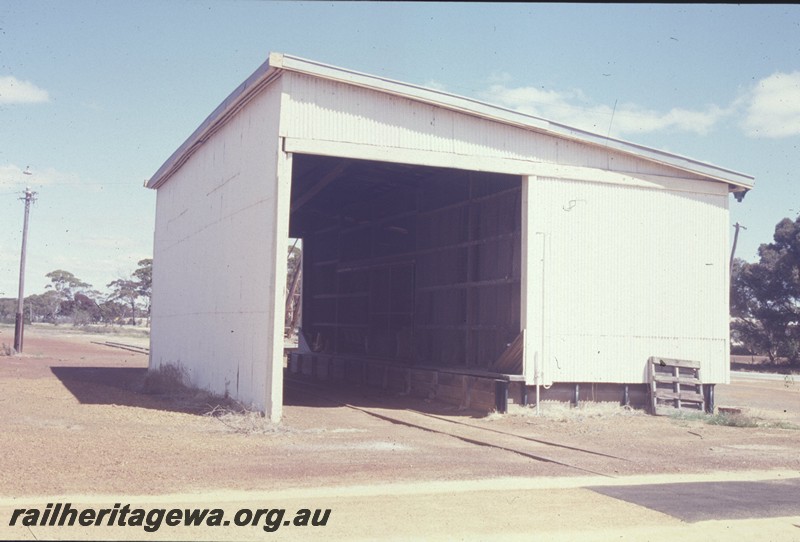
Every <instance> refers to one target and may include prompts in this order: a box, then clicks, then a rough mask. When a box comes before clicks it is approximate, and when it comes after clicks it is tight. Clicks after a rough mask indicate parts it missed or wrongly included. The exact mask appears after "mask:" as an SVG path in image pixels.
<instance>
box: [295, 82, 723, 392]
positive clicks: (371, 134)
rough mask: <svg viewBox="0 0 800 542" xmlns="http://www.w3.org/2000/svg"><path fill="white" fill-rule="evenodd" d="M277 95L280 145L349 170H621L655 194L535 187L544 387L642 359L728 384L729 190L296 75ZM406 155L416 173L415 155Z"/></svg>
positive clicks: (614, 371)
mask: <svg viewBox="0 0 800 542" xmlns="http://www.w3.org/2000/svg"><path fill="white" fill-rule="evenodd" d="M286 88H287V90H290V93H289V99H288V100H287V102H285V107H286V108H287V111H286V115H285V117H284V119H285V122H283V123H282V124H281V135H282V136H285V137H287V138H289V139H296V140H302V141H311V142H319V144H320V148H324V144H325V143H328V142H341V143H346V144H349V145H353V147H347V149H351V148H352V149H354V150H353V151H352V154H351V155H350V157H354V158H359V157H361V156H360V155H359V152H360V150H359V149H368V148H381V149H384V148H387V149H398V151H400V150H415V151H424V152H428V153H436V154H441V155H450V156H455V157H456V159H455V160H450V163H455V164H456V165H455V166H454V167H458V166H457V164H458V157H464V159H465V161H466V160H467V158H468V157H469V158H470V159H471V158H472V157H474V156H479V157H486V158H487V160H488V159H492V160H497V159H500V160H506V161H508V162H515V163H523V162H527V163H550V164H558V165H570V166H582V167H585V168H595V169H597V171H598V173H602V172H605V171H619V172H625V173H626V175H630V176H632V178H633V180H636V179H639V180H642V181H646V182H647V183H649V185H652V186H653V188H638V187H633V186H626V185H625V184H624V183H623V184H609V183H600V182H580V181H569V180H559V179H555V178H552V179H545V178H538V179H537V180H535V181H533V182H532V184H531V186H530V192H529V199H530V202H529V205H530V207H529V212H530V213H531V215H530V216H529V217H528V221H529V225H530V229H529V230H528V238H529V239H530V243H529V252H536V254H539V253H540V252H541V250H542V243H546V249H545V250H546V254H547V255H548V256H547V261H546V264H545V268H544V271H545V272H546V273H547V277H546V279H547V287H546V288H545V291H544V292H543V293H542V292H541V291H539V287H540V283H537V282H536V281H537V280H538V277H539V274H541V272H542V271H543V270H542V269H541V268H540V267H537V266H538V265H539V264H538V263H536V262H538V261H539V260H540V259H541V258H540V256H538V255H534V256H529V266H532V267H530V268H529V274H530V276H529V281H528V282H529V286H528V292H527V295H528V303H529V304H536V305H540V304H541V302H542V300H541V299H540V298H541V297H542V296H544V305H545V306H543V307H542V308H541V309H540V311H544V312H540V314H538V315H537V316H536V318H534V319H533V321H531V322H530V323H529V324H530V325H531V326H532V327H533V329H532V328H531V327H529V329H528V337H527V339H526V340H527V342H528V344H529V345H531V344H534V343H535V344H537V345H539V346H542V341H541V335H542V329H543V328H542V325H541V324H542V320H541V318H542V316H544V318H545V320H544V323H545V326H544V330H545V333H546V334H547V340H546V348H545V349H544V351H537V352H536V353H535V354H536V355H537V356H541V357H539V358H538V359H539V360H542V361H543V369H544V374H543V375H542V376H543V378H544V380H545V381H546V382H553V381H561V382H587V381H590V382H643V381H645V374H644V369H645V362H646V360H647V357H648V356H651V355H658V356H669V357H676V358H696V359H699V360H700V361H701V362H702V363H703V370H704V371H703V378H704V379H705V380H706V381H707V382H727V379H728V360H729V355H728V301H727V299H728V298H727V295H728V294H727V289H728V275H727V239H728V212H727V210H728V207H727V206H728V188H727V186H726V185H725V184H724V183H715V182H708V181H698V180H697V179H698V178H699V177H696V176H694V175H692V174H689V173H686V172H678V171H677V170H676V169H674V168H671V167H669V166H666V165H661V164H657V163H654V162H652V161H647V160H643V159H640V158H637V157H635V156H630V155H626V154H622V153H618V152H614V151H610V150H608V149H604V148H601V147H597V146H591V145H586V144H580V143H577V142H573V141H567V140H564V139H558V138H555V137H552V136H548V135H544V134H541V133H537V132H534V131H531V130H526V129H522V128H518V127H514V126H508V125H503V124H499V123H495V122H491V121H487V120H485V119H481V118H478V117H474V116H470V115H465V114H463V113H459V112H454V111H449V110H446V109H443V108H440V107H435V106H431V105H426V104H419V103H415V102H413V101H411V100H408V99H405V98H400V97H396V96H390V95H386V94H381V93H378V92H375V91H373V90H368V89H362V88H358V87H353V86H349V85H345V84H342V83H336V82H332V81H327V80H320V79H315V78H312V77H308V76H304V75H299V74H291V77H289V78H287V79H286ZM307 148H313V144H312V145H308V146H307ZM332 148H336V149H337V150H342V149H344V148H345V147H332ZM348 152H350V151H348ZM404 156H410V157H411V158H412V160H414V162H413V163H422V164H425V155H424V154H420V155H411V154H406V155H404ZM416 160H419V162H417V161H416ZM470 163H471V164H473V167H474V163H475V162H474V161H473V162H470ZM487 163H488V162H487ZM495 163H496V162H495ZM512 167H514V166H512ZM523 170H524V168H523ZM506 172H508V171H507V170H506ZM676 175H678V176H679V177H676ZM599 178H601V176H600V175H598V179H599ZM537 232H539V234H537ZM537 310H539V309H537ZM537 318H538V319H537ZM531 359H533V356H531V357H530V358H528V360H529V361H530V360H531ZM528 374H529V375H530V374H532V373H530V372H528Z"/></svg>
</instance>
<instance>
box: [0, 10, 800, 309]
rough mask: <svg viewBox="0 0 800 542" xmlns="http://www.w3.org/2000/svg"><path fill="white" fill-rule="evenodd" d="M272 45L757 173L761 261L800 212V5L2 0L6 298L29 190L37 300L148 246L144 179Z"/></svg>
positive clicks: (2, 266)
mask: <svg viewBox="0 0 800 542" xmlns="http://www.w3.org/2000/svg"><path fill="white" fill-rule="evenodd" d="M270 51H274V52H283V53H289V54H293V55H297V56H300V57H304V58H309V59H313V60H318V61H321V62H325V63H329V64H333V65H337V66H341V67H345V68H350V69H354V70H358V71H362V72H366V73H370V74H375V75H381V76H385V77H390V78H393V79H398V80H401V81H407V82H411V83H416V84H422V85H429V86H433V87H436V88H441V89H444V90H447V91H450V92H452V93H455V94H460V95H465V96H470V97H474V98H479V99H482V100H484V101H488V102H491V103H496V104H498V105H502V106H505V107H509V108H512V109H519V110H521V111H524V112H528V113H533V114H536V115H539V116H542V117H545V118H548V119H551V120H554V121H558V122H562V123H566V124H572V125H574V126H577V127H580V128H585V129H589V130H592V131H595V132H598V133H601V134H608V133H610V134H611V135H612V136H615V137H619V138H621V139H625V140H629V141H633V142H635V143H639V144H643V145H647V146H651V147H655V148H658V149H663V150H667V151H670V152H674V153H678V154H682V155H686V156H690V157H692V158H696V159H699V160H702V161H706V162H710V163H713V164H716V165H720V166H723V167H726V168H729V169H734V170H737V171H741V172H743V173H747V174H750V175H753V176H755V178H756V188H755V190H753V191H752V192H750V193H749V194H748V195H747V197H746V198H745V200H744V202H743V203H736V202H735V201H734V200H733V199H731V224H733V223H735V222H737V221H738V222H740V223H742V224H743V225H745V226H746V227H747V230H746V231H743V232H742V236H741V237H740V242H739V247H738V249H737V255H739V256H741V257H744V258H746V259H749V260H753V259H755V258H756V255H757V248H758V245H759V244H760V243H764V242H768V241H770V240H771V237H772V233H773V230H774V226H775V224H776V223H777V222H778V221H779V220H780V219H781V218H783V217H787V216H789V217H792V218H794V217H796V216H797V214H798V212H800V181H799V180H798V176H799V175H800V148H798V146H799V145H800V6H794V5H774V6H761V5H746V6H735V5H681V4H678V5H658V4H656V5H633V6H628V5H570V4H554V5H551V4H474V3H469V4H451V3H442V4H436V3H420V4H416V3H397V4H392V3H365V2H354V3H338V2H324V3H323V2H312V3H305V2H276V3H273V2H257V1H241V0H230V1H225V2H223V1H191V2H188V1H179V0H168V1H167V0H161V1H137V2H122V1H101V2H91V1H76V0H69V1H64V2H39V1H35V0H33V1H32V0H25V1H11V0H0V296H7V297H14V296H15V295H16V291H17V280H18V273H19V248H20V240H21V229H22V214H23V205H22V203H21V202H20V201H19V200H18V199H17V198H18V197H19V195H20V193H21V191H22V190H23V189H24V187H25V185H26V184H30V185H31V187H32V188H33V189H34V190H36V191H37V192H38V201H37V203H36V204H35V205H34V206H33V208H32V211H31V226H30V233H29V243H28V266H27V273H26V277H27V278H26V283H27V288H26V293H27V294H30V293H38V292H41V291H43V289H44V286H45V284H46V283H47V279H46V278H45V277H44V275H45V274H46V273H48V272H49V271H52V270H54V269H59V268H60V269H66V270H68V271H71V272H73V273H74V274H75V275H77V276H78V277H80V278H81V279H83V280H84V281H87V282H90V283H92V284H93V285H94V286H95V288H97V289H99V290H101V291H103V290H105V285H106V284H107V283H108V282H110V281H112V280H114V279H117V278H120V277H123V276H127V275H129V274H130V273H131V272H132V271H133V270H134V269H135V267H136V262H137V261H138V260H140V259H142V258H145V257H150V256H151V254H152V238H153V228H154V210H155V192H153V191H150V190H147V189H145V188H143V186H142V184H143V182H144V181H145V179H148V178H149V177H150V176H151V175H152V174H153V173H154V172H155V171H156V170H157V169H158V168H159V166H160V165H161V164H162V163H163V162H164V160H166V159H167V158H168V157H169V155H170V154H171V153H172V152H173V151H174V150H175V149H176V148H177V147H178V146H179V145H180V144H181V143H182V142H183V141H184V139H185V138H186V137H187V136H188V135H189V134H190V133H191V132H192V131H193V130H194V128H196V127H197V126H198V125H199V124H200V123H201V122H202V121H203V119H205V117H206V116H207V115H208V114H209V113H210V112H211V111H212V110H213V109H214V108H215V107H216V106H217V105H218V104H219V102H221V101H222V100H223V99H224V98H225V97H226V96H227V95H228V93H230V92H231V91H232V90H233V89H234V88H235V87H236V86H237V85H238V84H239V83H241V82H242V81H243V80H244V79H245V78H246V77H247V76H248V75H250V73H251V72H252V71H253V70H255V69H256V68H257V67H258V66H259V65H260V64H261V63H262V62H263V61H264V60H265V59H266V58H267V56H268V54H269V52H270ZM612 112H613V122H612ZM28 166H30V170H31V171H32V172H33V175H31V176H25V175H23V174H22V171H23V170H24V169H25V168H26V167H28ZM654 219H657V217H655V218H654Z"/></svg>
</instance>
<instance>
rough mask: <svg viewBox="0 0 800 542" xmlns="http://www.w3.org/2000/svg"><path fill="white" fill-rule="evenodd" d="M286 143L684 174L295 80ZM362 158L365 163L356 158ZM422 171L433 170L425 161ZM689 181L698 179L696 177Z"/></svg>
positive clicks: (424, 107) (341, 87)
mask: <svg viewBox="0 0 800 542" xmlns="http://www.w3.org/2000/svg"><path fill="white" fill-rule="evenodd" d="M284 79H285V84H286V85H287V86H286V88H287V90H288V91H289V94H290V99H289V101H288V102H287V104H286V106H287V108H288V109H287V111H286V117H285V119H286V122H284V123H283V124H282V126H281V135H282V136H285V137H288V138H296V139H301V140H309V141H319V142H342V143H348V144H356V145H361V146H363V147H374V148H379V149H384V150H385V149H397V150H418V151H425V152H437V153H443V154H449V155H457V156H465V157H475V156H479V157H481V156H482V157H487V158H492V159H498V158H505V159H508V160H517V161H519V160H524V161H536V162H542V163H547V164H556V163H558V164H563V165H573V166H583V167H595V168H602V169H610V170H614V171H625V172H635V173H643V174H652V175H673V176H674V175H675V174H676V170H675V169H674V168H669V167H667V166H662V165H660V164H656V163H654V162H652V161H646V160H642V159H640V158H636V157H633V156H630V155H626V154H623V153H619V152H614V151H611V150H609V149H606V148H602V147H596V146H591V145H587V144H580V143H577V142H572V141H569V140H566V139H559V138H556V137H553V136H550V135H543V134H541V133H537V132H535V131H532V130H529V129H523V128H519V127H515V126H510V125H504V124H500V123H497V122H493V121H490V120H486V119H482V118H479V117H476V116H471V115H467V114H464V113H459V112H456V111H451V110H447V109H444V108H441V107H436V106H432V105H429V104H420V103H416V102H413V101H412V100H409V99H407V98H401V97H397V96H393V95H389V94H385V93H380V92H377V91H374V90H370V89H364V88H360V87H355V86H351V85H346V84H343V83H337V82H334V81H328V80H323V79H317V78H314V77H310V76H307V75H302V74H297V73H292V74H286V75H285V76H284ZM352 157H353V158H359V157H361V156H352ZM419 163H427V162H424V160H421V161H420V162H419ZM683 176H684V177H686V178H697V177H696V176H692V175H690V174H688V173H686V174H684V175H683Z"/></svg>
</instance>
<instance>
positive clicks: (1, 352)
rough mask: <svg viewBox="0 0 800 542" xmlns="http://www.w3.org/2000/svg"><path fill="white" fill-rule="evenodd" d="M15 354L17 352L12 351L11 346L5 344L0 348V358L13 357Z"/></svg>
mask: <svg viewBox="0 0 800 542" xmlns="http://www.w3.org/2000/svg"><path fill="white" fill-rule="evenodd" d="M16 353H17V351H16V350H14V347H13V346H10V345H7V344H6V343H3V345H2V346H0V356H13V355H15V354H16Z"/></svg>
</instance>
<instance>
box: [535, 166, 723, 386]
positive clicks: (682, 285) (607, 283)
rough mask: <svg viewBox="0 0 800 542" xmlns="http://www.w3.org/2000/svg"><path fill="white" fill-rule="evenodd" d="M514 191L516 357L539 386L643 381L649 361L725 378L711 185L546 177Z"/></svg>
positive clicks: (718, 239) (719, 223)
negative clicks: (521, 356) (524, 350)
mask: <svg viewBox="0 0 800 542" xmlns="http://www.w3.org/2000/svg"><path fill="white" fill-rule="evenodd" d="M723 188H724V187H723ZM526 190H527V198H526V202H527V207H526V211H527V217H526V218H527V221H528V232H527V233H528V236H527V240H526V243H527V254H528V258H527V266H528V267H527V276H526V279H527V281H526V284H528V294H527V298H526V301H527V303H526V305H527V310H526V318H525V321H526V326H527V346H528V349H529V350H528V360H527V361H528V363H529V370H530V363H533V362H534V361H535V362H540V363H539V365H538V367H539V370H540V371H541V379H542V380H541V381H542V383H545V384H547V383H550V382H627V383H634V382H646V381H647V374H646V372H645V368H646V362H647V359H648V357H650V356H662V357H669V358H678V359H692V360H698V361H700V362H701V364H702V370H701V375H702V378H703V380H704V382H708V383H726V382H728V378H729V373H728V371H729V344H728V340H729V337H728V254H727V249H728V248H727V247H728V243H727V239H728V236H727V230H728V196H727V194H726V193H725V192H724V191H723V190H720V192H721V193H719V194H716V195H715V194H707V193H706V194H691V193H687V192H679V191H669V190H653V189H642V188H636V187H624V186H616V185H601V184H596V183H589V182H577V181H572V180H568V179H554V178H529V179H528V181H527V187H526ZM528 374H529V375H532V372H529V373H528ZM528 380H529V382H531V383H532V382H533V379H532V378H529V379H528Z"/></svg>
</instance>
